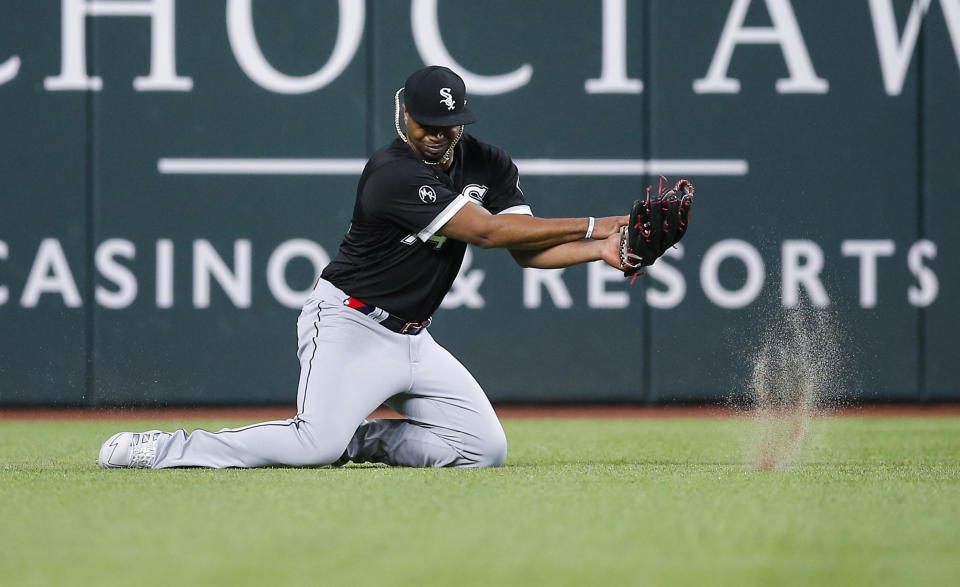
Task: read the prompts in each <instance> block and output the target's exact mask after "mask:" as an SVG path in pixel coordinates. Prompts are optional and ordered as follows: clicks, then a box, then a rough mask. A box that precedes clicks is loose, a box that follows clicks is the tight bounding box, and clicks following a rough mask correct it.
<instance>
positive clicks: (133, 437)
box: [97, 430, 172, 469]
mask: <svg viewBox="0 0 960 587" xmlns="http://www.w3.org/2000/svg"><path fill="white" fill-rule="evenodd" d="M170 436H172V434H170V433H169V432H161V431H159V430H147V431H146V432H118V433H116V434H114V435H113V436H111V437H110V438H108V439H107V441H106V442H104V443H103V446H101V447H100V456H99V457H97V464H98V465H100V468H102V469H119V468H127V469H149V468H150V467H151V466H153V460H154V458H155V457H156V455H157V441H158V440H160V438H168V437H170Z"/></svg>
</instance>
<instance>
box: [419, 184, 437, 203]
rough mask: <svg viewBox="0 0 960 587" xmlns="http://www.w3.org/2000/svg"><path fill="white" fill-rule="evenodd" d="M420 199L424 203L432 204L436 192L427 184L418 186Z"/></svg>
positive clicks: (435, 197)
mask: <svg viewBox="0 0 960 587" xmlns="http://www.w3.org/2000/svg"><path fill="white" fill-rule="evenodd" d="M420 201H421V202H423V203H424V204H432V203H434V202H436V201H437V192H435V191H433V188H432V187H430V186H428V185H422V186H420Z"/></svg>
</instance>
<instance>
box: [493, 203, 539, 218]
mask: <svg viewBox="0 0 960 587" xmlns="http://www.w3.org/2000/svg"><path fill="white" fill-rule="evenodd" d="M497 214H526V215H527V216H533V210H531V209H530V206H528V205H526V204H521V205H519V206H510V207H509V208H507V209H506V210H500V211H499V212H497Z"/></svg>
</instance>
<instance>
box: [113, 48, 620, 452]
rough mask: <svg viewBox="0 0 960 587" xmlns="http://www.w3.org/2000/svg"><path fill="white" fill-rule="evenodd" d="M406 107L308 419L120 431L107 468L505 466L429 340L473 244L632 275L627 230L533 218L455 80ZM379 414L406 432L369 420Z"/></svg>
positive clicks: (353, 227)
mask: <svg viewBox="0 0 960 587" xmlns="http://www.w3.org/2000/svg"><path fill="white" fill-rule="evenodd" d="M401 94H402V95H403V104H402V107H401V100H400V98H401ZM394 107H395V113H394V114H395V123H396V129H397V134H398V135H399V136H398V138H397V139H395V140H394V141H393V142H392V143H390V144H388V145H387V146H385V147H383V148H381V149H380V150H378V151H377V152H376V153H374V154H373V156H372V157H371V158H370V160H369V161H368V162H367V164H366V167H365V168H364V170H363V174H362V175H361V177H360V182H359V184H358V186H357V195H356V203H355V205H354V209H353V217H352V219H351V224H350V227H349V229H348V230H347V233H346V235H345V236H344V238H343V242H342V243H341V244H340V250H339V252H338V254H337V256H336V258H334V259H333V261H332V262H331V263H330V264H329V265H328V266H327V267H326V268H325V269H324V270H323V272H322V274H321V276H320V278H319V279H318V280H317V283H316V286H315V287H314V289H313V291H312V293H311V294H310V296H309V298H308V299H307V301H306V303H305V304H304V306H303V310H302V312H301V313H300V318H299V320H298V322H297V334H298V337H299V348H298V352H297V354H298V357H299V359H300V383H299V388H298V390H297V413H296V415H295V416H294V417H293V418H290V419H288V420H280V421H272V422H263V423H260V424H253V425H251V426H246V427H244V428H236V429H224V430H220V431H219V432H208V431H205V430H196V431H194V432H192V433H189V434H188V433H187V432H186V431H184V430H178V431H176V432H173V433H168V432H160V431H158V430H151V431H148V432H143V433H132V432H120V433H118V434H115V435H113V436H111V437H110V438H109V439H108V440H107V441H106V442H105V443H104V444H103V446H102V447H101V449H100V455H99V458H98V459H97V462H98V464H99V465H100V466H101V467H104V468H113V467H137V468H167V467H216V468H220V467H262V466H270V465H291V466H305V465H326V464H334V465H339V464H343V463H345V462H347V461H348V460H349V461H353V462H357V463H363V462H374V463H386V464H388V465H398V466H409V467H446V466H451V467H491V466H499V465H502V464H503V462H504V460H505V459H506V456H507V441H506V437H505V436H504V433H503V428H502V427H501V425H500V422H499V420H498V419H497V416H496V414H495V413H494V411H493V408H492V407H491V405H490V402H489V400H488V399H487V397H486V395H484V392H483V390H482V389H481V387H480V385H479V384H478V383H477V381H476V380H475V379H474V378H473V376H471V375H470V373H469V372H468V371H467V369H466V368H465V367H464V366H463V365H461V364H460V362H459V361H458V360H457V359H456V358H454V357H453V355H451V354H450V353H449V352H448V351H447V350H446V349H444V348H443V347H442V346H440V345H439V344H437V342H436V341H434V339H433V337H432V336H431V335H430V331H429V326H430V320H431V318H430V317H431V315H432V314H433V313H434V311H435V310H436V309H437V307H439V305H440V302H441V301H442V300H443V298H444V296H445V295H446V293H447V291H448V290H449V289H450V287H451V285H452V284H453V280H454V278H455V277H456V275H457V271H458V269H459V268H460V264H461V262H462V261H463V256H464V252H465V251H466V247H467V245H468V244H471V245H474V246H479V247H483V248H487V247H499V248H505V249H508V250H509V251H510V252H511V254H512V255H513V257H514V259H516V261H517V263H519V264H520V265H521V266H523V267H540V268H556V267H567V266H570V265H574V264H578V263H584V262H588V261H594V260H598V259H602V260H604V261H606V262H607V263H609V264H610V265H611V266H613V267H616V268H618V269H622V268H623V265H622V263H621V257H620V251H619V248H620V228H621V227H622V226H624V225H626V224H627V221H628V217H627V216H610V217H605V218H594V217H590V218H554V219H546V218H537V217H536V216H534V215H533V214H532V212H531V209H530V206H529V204H527V202H526V200H525V199H524V195H523V192H522V191H521V189H520V185H519V180H518V173H517V167H516V166H515V165H514V164H513V161H512V160H511V159H510V157H509V156H508V155H507V154H506V153H505V152H504V151H503V150H501V149H500V148H498V147H496V146H493V145H491V144H488V143H485V142H483V141H481V140H479V139H477V138H474V137H473V136H471V135H468V134H466V133H465V132H464V125H467V124H470V123H472V122H474V121H476V116H475V115H474V113H473V112H471V111H470V110H469V109H468V108H467V98H466V89H465V87H464V82H463V80H462V79H461V78H460V76H458V75H457V74H455V73H454V72H452V71H451V70H449V69H447V68H446V67H438V66H432V67H427V68H425V69H421V70H419V71H416V72H414V73H413V74H412V75H411V76H410V77H409V79H407V81H406V84H405V85H404V87H402V88H400V90H398V91H397V93H396V95H395V96H394ZM401 115H402V119H403V122H404V125H403V127H402V126H401V124H400V119H401ZM404 129H405V132H404ZM381 404H386V405H388V406H390V407H391V408H393V409H395V410H396V411H397V412H399V413H400V414H401V415H403V416H404V418H403V419H380V420H372V421H366V420H365V417H366V416H368V415H369V414H370V413H371V412H373V411H374V410H375V409H376V408H377V407H379V406H380V405H381Z"/></svg>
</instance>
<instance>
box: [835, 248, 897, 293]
mask: <svg viewBox="0 0 960 587" xmlns="http://www.w3.org/2000/svg"><path fill="white" fill-rule="evenodd" d="M895 250H896V246H895V245H894V242H893V241H892V240H845V241H843V242H842V243H841V244H840V252H841V253H842V254H843V256H844V257H859V258H860V306H861V307H862V308H873V307H875V306H876V305H877V257H889V256H890V255H892V254H893V253H894V251H895Z"/></svg>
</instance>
